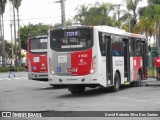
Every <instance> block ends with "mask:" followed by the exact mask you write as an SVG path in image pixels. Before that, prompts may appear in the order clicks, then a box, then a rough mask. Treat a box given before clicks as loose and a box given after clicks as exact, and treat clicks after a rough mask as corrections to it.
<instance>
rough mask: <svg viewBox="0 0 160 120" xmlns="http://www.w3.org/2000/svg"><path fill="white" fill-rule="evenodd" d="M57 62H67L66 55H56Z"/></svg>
mask: <svg viewBox="0 0 160 120" xmlns="http://www.w3.org/2000/svg"><path fill="white" fill-rule="evenodd" d="M58 63H67V56H66V55H61V56H58Z"/></svg>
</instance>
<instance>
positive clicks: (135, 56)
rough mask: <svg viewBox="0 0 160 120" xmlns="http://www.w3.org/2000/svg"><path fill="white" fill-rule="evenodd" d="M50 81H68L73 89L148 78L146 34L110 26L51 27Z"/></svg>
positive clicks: (115, 85) (117, 85)
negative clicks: (128, 31)
mask: <svg viewBox="0 0 160 120" xmlns="http://www.w3.org/2000/svg"><path fill="white" fill-rule="evenodd" d="M48 64H49V68H48V75H49V76H48V77H49V84H50V85H67V86H68V90H69V91H71V92H72V93H79V92H84V91H85V87H97V86H99V87H111V89H112V91H118V90H119V88H120V86H121V85H128V84H133V85H134V86H137V85H139V83H141V79H147V77H148V71H147V42H146V37H145V36H143V35H139V34H133V33H127V32H126V31H125V30H122V29H118V28H113V27H109V26H70V27H63V28H56V29H52V30H49V38H48Z"/></svg>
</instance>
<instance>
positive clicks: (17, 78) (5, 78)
mask: <svg viewBox="0 0 160 120" xmlns="http://www.w3.org/2000/svg"><path fill="white" fill-rule="evenodd" d="M20 79H21V80H24V79H25V80H28V77H10V78H8V77H3V78H0V80H1V81H3V80H20Z"/></svg>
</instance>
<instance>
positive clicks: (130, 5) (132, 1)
mask: <svg viewBox="0 0 160 120" xmlns="http://www.w3.org/2000/svg"><path fill="white" fill-rule="evenodd" d="M141 1H142V0H125V3H126V8H127V10H128V12H125V13H124V15H123V16H122V17H121V18H120V19H121V20H122V21H123V22H124V25H123V26H122V28H124V29H126V27H127V26H128V25H126V23H127V24H128V19H127V18H128V17H129V20H130V21H129V22H130V30H128V31H130V32H135V31H134V28H135V26H136V24H137V20H138V11H139V10H138V4H139V2H141ZM126 20H127V21H126ZM127 28H128V27H127ZM128 29H129V28H128Z"/></svg>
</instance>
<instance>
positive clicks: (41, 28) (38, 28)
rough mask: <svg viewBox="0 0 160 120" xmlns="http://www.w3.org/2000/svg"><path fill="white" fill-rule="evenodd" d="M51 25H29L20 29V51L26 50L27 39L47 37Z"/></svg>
mask: <svg viewBox="0 0 160 120" xmlns="http://www.w3.org/2000/svg"><path fill="white" fill-rule="evenodd" d="M50 28H52V26H51V25H43V24H41V23H39V24H36V25H33V24H29V25H27V26H23V27H21V28H20V38H21V47H22V49H25V50H26V49H27V39H28V37H32V36H39V35H47V34H48V30H49V29H50Z"/></svg>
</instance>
